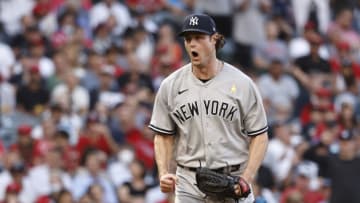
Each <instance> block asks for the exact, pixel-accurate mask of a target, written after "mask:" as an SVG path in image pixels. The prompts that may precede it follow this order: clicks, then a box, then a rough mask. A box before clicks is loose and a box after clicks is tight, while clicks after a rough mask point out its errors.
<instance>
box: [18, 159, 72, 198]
mask: <svg viewBox="0 0 360 203" xmlns="http://www.w3.org/2000/svg"><path fill="white" fill-rule="evenodd" d="M50 176H51V171H50V168H49V167H48V166H47V165H39V166H35V167H33V168H31V169H30V170H29V172H28V176H27V181H28V182H27V183H26V184H25V185H24V186H23V187H24V188H23V189H24V194H23V196H24V198H26V200H25V202H29V203H30V202H35V200H36V198H38V197H39V196H42V195H49V194H51V193H52V192H53V189H54V188H53V185H52V184H51V181H50ZM60 179H61V182H62V184H63V187H64V188H65V189H67V190H70V189H71V187H72V180H71V177H70V175H69V174H67V173H64V172H62V173H61V174H60Z"/></svg>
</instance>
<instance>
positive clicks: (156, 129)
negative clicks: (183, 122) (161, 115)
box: [148, 124, 176, 135]
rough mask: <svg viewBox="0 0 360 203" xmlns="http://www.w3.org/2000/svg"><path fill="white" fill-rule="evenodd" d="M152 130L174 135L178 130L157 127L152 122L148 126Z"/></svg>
mask: <svg viewBox="0 0 360 203" xmlns="http://www.w3.org/2000/svg"><path fill="white" fill-rule="evenodd" d="M148 127H149V128H150V129H151V130H153V131H155V132H157V133H160V134H166V135H174V134H175V133H176V132H175V131H171V130H165V129H162V128H159V127H156V126H154V125H152V124H150V125H149V126H148Z"/></svg>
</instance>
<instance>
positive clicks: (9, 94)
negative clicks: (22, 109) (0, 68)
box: [0, 76, 16, 115]
mask: <svg viewBox="0 0 360 203" xmlns="http://www.w3.org/2000/svg"><path fill="white" fill-rule="evenodd" d="M0 77H1V76H0ZM15 105H16V98H15V89H14V87H13V86H12V85H11V84H10V83H8V82H6V81H3V82H1V80H0V113H1V114H3V115H5V114H11V113H12V112H14V110H15Z"/></svg>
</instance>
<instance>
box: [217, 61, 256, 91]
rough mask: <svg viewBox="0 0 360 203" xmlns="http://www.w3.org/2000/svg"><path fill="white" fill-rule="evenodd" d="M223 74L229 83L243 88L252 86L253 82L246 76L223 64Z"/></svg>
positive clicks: (235, 68)
mask: <svg viewBox="0 0 360 203" xmlns="http://www.w3.org/2000/svg"><path fill="white" fill-rule="evenodd" d="M224 72H225V74H226V77H227V79H228V80H229V81H230V82H233V83H236V84H240V85H245V86H247V85H253V84H254V81H253V80H252V79H251V78H250V77H249V76H248V75H246V74H245V73H244V72H242V71H241V70H240V69H239V68H237V67H235V66H233V65H231V64H229V63H224Z"/></svg>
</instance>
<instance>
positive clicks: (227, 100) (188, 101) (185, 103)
mask: <svg viewBox="0 0 360 203" xmlns="http://www.w3.org/2000/svg"><path fill="white" fill-rule="evenodd" d="M239 112H240V109H239V102H238V101H237V98H236V97H235V95H234V94H232V92H231V87H226V85H225V86H224V87H222V86H216V85H215V87H212V85H209V86H194V87H192V88H186V89H182V90H181V89H180V90H178V92H177V94H176V96H175V97H174V100H173V103H172V106H171V116H172V117H173V119H174V121H175V122H176V123H177V124H178V125H179V124H180V125H184V124H186V122H191V121H192V120H194V119H195V120H196V119H200V118H201V117H207V118H211V120H214V121H222V122H234V121H235V120H237V119H238V118H239Z"/></svg>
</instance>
